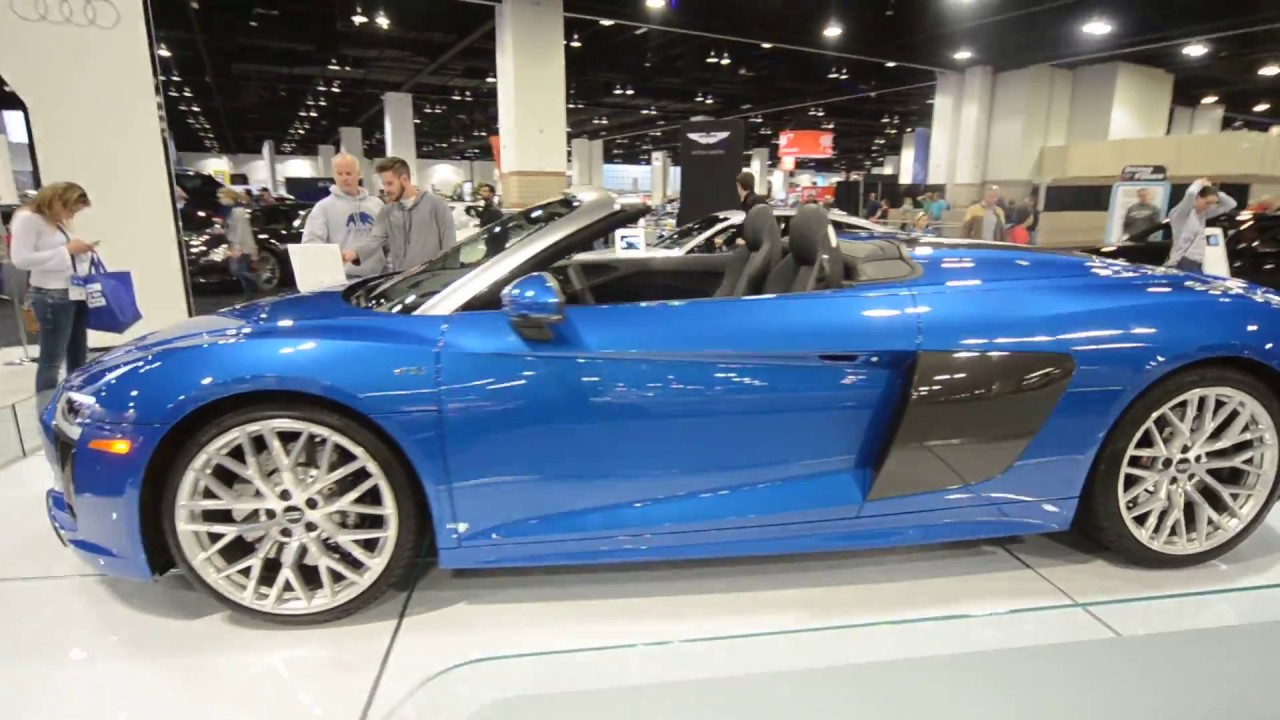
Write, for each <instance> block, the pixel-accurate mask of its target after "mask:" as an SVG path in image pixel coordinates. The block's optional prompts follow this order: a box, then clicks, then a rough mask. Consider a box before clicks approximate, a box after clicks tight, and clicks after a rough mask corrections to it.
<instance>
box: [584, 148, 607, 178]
mask: <svg viewBox="0 0 1280 720" xmlns="http://www.w3.org/2000/svg"><path fill="white" fill-rule="evenodd" d="M590 151H591V152H590V153H589V154H588V155H587V162H588V163H589V166H590V173H591V175H590V177H591V184H592V185H594V186H596V187H604V141H603V140H592V141H591V145H590Z"/></svg>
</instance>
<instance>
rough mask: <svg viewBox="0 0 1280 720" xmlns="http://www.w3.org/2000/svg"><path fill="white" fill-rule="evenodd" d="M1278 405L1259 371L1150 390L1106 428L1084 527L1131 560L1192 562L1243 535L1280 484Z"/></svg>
mask: <svg viewBox="0 0 1280 720" xmlns="http://www.w3.org/2000/svg"><path fill="white" fill-rule="evenodd" d="M1277 418H1280V403H1277V400H1276V397H1275V394H1274V393H1273V392H1272V391H1271V390H1270V389H1269V388H1267V386H1266V385H1264V384H1263V383H1262V382H1260V381H1259V380H1258V379H1257V378H1255V377H1253V376H1251V375H1249V374H1247V373H1243V372H1240V371H1238V370H1235V369H1231V368H1227V367H1213V366H1210V367H1202V368H1198V369H1194V370H1192V371H1190V372H1186V373H1182V374H1179V375H1176V376H1174V377H1172V378H1170V379H1168V380H1166V381H1163V382H1161V383H1160V384H1159V385H1157V386H1155V387H1154V388H1152V389H1151V390H1150V391H1148V392H1147V393H1146V394H1145V395H1143V396H1142V397H1141V398H1139V400H1138V401H1137V402H1135V403H1134V404H1133V406H1132V407H1130V408H1129V409H1128V410H1127V411H1126V412H1125V414H1124V415H1123V416H1122V417H1121V418H1120V421H1119V422H1118V423H1117V424H1116V426H1115V427H1114V428H1113V429H1112V431H1111V433H1110V434H1109V435H1108V437H1107V439H1106V441H1105V445H1104V447H1103V448H1102V453H1101V455H1100V456H1099V458H1098V462H1097V463H1096V465H1095V468H1094V472H1093V474H1092V476H1091V477H1090V478H1089V483H1088V486H1087V488H1086V491H1085V494H1084V497H1083V498H1082V506H1081V508H1080V512H1081V518H1080V519H1081V525H1082V527H1083V529H1084V530H1085V531H1086V532H1087V533H1088V534H1089V535H1091V536H1093V538H1094V539H1096V540H1097V541H1098V542H1100V543H1102V544H1103V545H1104V546H1106V547H1108V548H1110V549H1111V550H1114V551H1116V552H1117V553H1119V554H1120V555H1121V556H1123V557H1124V558H1125V559H1126V560H1129V561H1131V562H1134V563H1136V564H1139V565H1146V566H1151V567H1184V566H1188V565H1195V564H1198V563H1202V562H1206V561H1208V560H1212V559H1214V558H1217V557H1219V556H1221V555H1223V554H1225V553H1227V552H1229V551H1230V550H1231V549H1232V548H1234V547H1236V546H1237V545H1239V544H1240V543H1241V542H1244V540H1245V538H1247V537H1248V536H1249V535H1250V534H1251V533H1253V531H1254V530H1256V529H1257V527H1258V525H1259V524H1261V523H1262V521H1263V519H1264V518H1265V517H1266V514H1267V511H1268V510H1269V509H1270V508H1271V506H1272V504H1273V503H1274V502H1275V498H1276V493H1277V490H1280V483H1277V481H1276V471H1277V464H1278V460H1280V451H1278V449H1277V445H1276V427H1275V421H1276V419H1277Z"/></svg>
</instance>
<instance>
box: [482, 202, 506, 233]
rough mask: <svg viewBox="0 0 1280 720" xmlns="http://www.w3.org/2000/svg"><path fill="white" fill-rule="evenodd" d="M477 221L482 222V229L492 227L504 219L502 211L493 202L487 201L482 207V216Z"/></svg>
mask: <svg viewBox="0 0 1280 720" xmlns="http://www.w3.org/2000/svg"><path fill="white" fill-rule="evenodd" d="M476 219H477V220H479V221H480V227H485V226H486V225H492V224H493V223H496V222H498V221H499V220H501V219H502V211H501V210H499V209H498V206H497V205H495V204H494V203H493V201H492V200H485V201H484V204H483V205H481V206H480V216H479V217H478V218H476Z"/></svg>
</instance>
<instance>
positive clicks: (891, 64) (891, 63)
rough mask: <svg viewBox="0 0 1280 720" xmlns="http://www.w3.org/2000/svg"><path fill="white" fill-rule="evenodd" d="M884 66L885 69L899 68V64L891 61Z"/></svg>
mask: <svg viewBox="0 0 1280 720" xmlns="http://www.w3.org/2000/svg"><path fill="white" fill-rule="evenodd" d="M884 66H885V67H898V63H896V62H894V61H892V60H890V61H889V62H887V63H885V64H884Z"/></svg>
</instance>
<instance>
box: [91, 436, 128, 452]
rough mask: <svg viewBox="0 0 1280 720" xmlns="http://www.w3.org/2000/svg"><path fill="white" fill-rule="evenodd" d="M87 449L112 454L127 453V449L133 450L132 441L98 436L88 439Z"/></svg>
mask: <svg viewBox="0 0 1280 720" xmlns="http://www.w3.org/2000/svg"><path fill="white" fill-rule="evenodd" d="M89 449H91V450H98V451H100V452H104V453H111V454H112V455H128V454H129V451H131V450H133V442H132V441H130V440H123V439H116V440H108V439H103V438H99V439H97V440H90V441H89Z"/></svg>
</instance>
